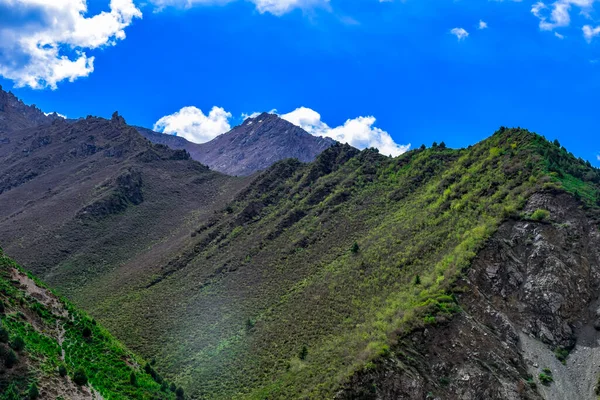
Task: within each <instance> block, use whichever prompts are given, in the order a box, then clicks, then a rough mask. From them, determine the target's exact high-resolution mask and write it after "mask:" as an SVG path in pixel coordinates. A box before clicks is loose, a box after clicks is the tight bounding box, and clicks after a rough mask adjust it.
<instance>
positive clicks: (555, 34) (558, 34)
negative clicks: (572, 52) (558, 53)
mask: <svg viewBox="0 0 600 400" xmlns="http://www.w3.org/2000/svg"><path fill="white" fill-rule="evenodd" d="M554 36H556V37H557V38H559V39H564V38H565V35H561V34H560V33H558V32H554Z"/></svg>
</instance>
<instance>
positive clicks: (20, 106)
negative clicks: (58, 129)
mask: <svg viewBox="0 0 600 400" xmlns="http://www.w3.org/2000/svg"><path fill="white" fill-rule="evenodd" d="M58 118H61V117H59V116H58V115H57V114H50V115H45V114H44V113H43V112H42V111H41V110H40V109H39V108H37V107H36V106H35V105H31V106H28V105H26V104H24V103H23V102H22V101H21V100H19V99H18V98H16V97H15V96H14V95H13V94H12V93H11V92H5V91H4V90H2V86H0V143H2V142H4V143H6V142H8V141H9V140H10V138H9V137H6V136H5V135H3V133H6V132H11V131H16V130H19V129H24V128H31V127H34V126H37V125H42V124H48V123H50V122H52V121H53V120H55V119H58Z"/></svg>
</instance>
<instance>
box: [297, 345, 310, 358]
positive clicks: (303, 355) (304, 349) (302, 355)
mask: <svg viewBox="0 0 600 400" xmlns="http://www.w3.org/2000/svg"><path fill="white" fill-rule="evenodd" d="M306 356H308V348H307V347H306V346H302V349H301V350H300V354H298V358H300V359H301V360H306Z"/></svg>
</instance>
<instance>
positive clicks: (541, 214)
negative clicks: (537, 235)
mask: <svg viewBox="0 0 600 400" xmlns="http://www.w3.org/2000/svg"><path fill="white" fill-rule="evenodd" d="M548 218H550V211H548V210H542V209H541V208H538V209H537V210H535V211H534V212H533V214H531V219H532V220H534V221H545V220H547V219H548Z"/></svg>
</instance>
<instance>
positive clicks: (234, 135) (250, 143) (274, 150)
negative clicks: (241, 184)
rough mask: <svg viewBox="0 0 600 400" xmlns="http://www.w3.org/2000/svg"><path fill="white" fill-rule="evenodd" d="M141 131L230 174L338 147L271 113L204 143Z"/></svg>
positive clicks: (246, 172)
mask: <svg viewBox="0 0 600 400" xmlns="http://www.w3.org/2000/svg"><path fill="white" fill-rule="evenodd" d="M138 131H139V132H140V133H141V134H142V135H143V136H144V137H146V138H147V139H148V140H150V141H151V142H154V143H160V144H164V145H167V146H169V147H171V148H174V149H185V150H187V151H188V153H190V155H191V157H192V158H193V159H194V160H196V161H199V162H201V163H203V164H206V165H208V166H209V167H210V168H212V169H214V170H216V171H219V172H223V173H225V174H228V175H251V174H253V173H254V172H257V171H260V170H263V169H266V168H268V167H270V166H271V165H273V164H274V163H276V162H277V161H280V160H283V159H286V158H297V159H298V160H300V161H302V162H310V161H313V160H314V159H315V158H316V157H317V155H319V154H320V153H321V152H322V151H323V150H325V149H327V148H329V147H331V146H332V145H333V144H335V141H334V140H332V139H329V138H322V137H318V136H313V135H311V134H309V133H308V132H306V131H305V130H304V129H302V128H299V127H297V126H295V125H294V124H292V123H290V122H288V121H286V120H284V119H282V118H279V117H278V116H277V115H275V114H269V113H262V114H260V115H259V116H257V117H255V118H248V119H246V120H245V121H244V122H243V123H242V124H241V125H239V126H236V127H235V128H233V129H232V130H231V131H229V132H227V133H224V134H222V135H220V136H217V137H216V138H214V139H213V140H211V141H210V142H207V143H203V144H196V143H191V142H189V141H187V140H185V139H184V138H182V137H178V136H173V135H166V134H162V133H157V132H154V131H151V130H149V129H145V128H138Z"/></svg>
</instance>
